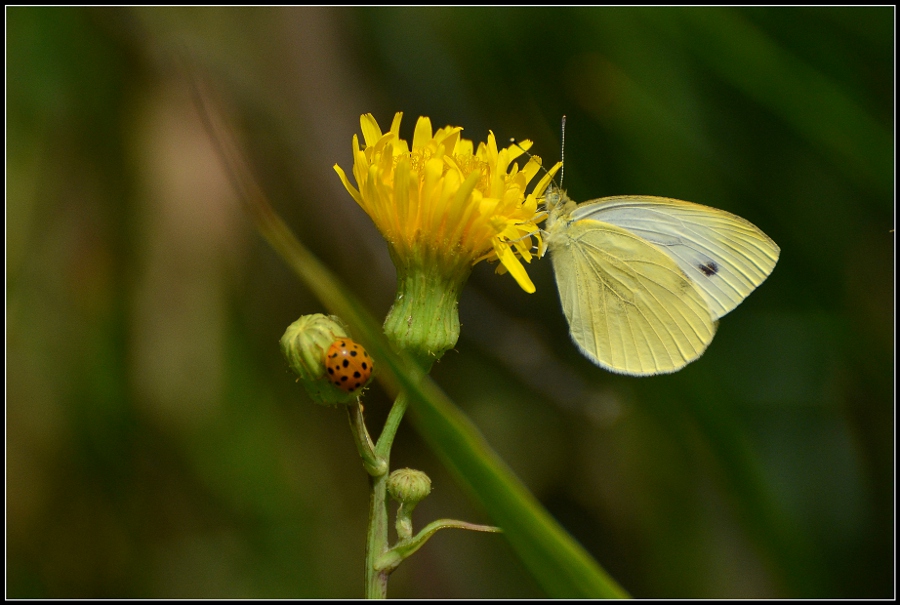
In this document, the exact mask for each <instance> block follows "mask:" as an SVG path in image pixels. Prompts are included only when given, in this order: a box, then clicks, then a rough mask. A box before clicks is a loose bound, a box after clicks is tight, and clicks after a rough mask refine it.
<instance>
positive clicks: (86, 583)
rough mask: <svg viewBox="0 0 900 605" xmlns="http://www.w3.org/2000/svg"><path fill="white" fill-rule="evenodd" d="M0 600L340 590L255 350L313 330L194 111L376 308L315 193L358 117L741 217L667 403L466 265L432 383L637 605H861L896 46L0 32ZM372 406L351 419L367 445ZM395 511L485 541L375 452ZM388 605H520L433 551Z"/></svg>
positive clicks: (38, 18) (384, 18) (152, 27)
mask: <svg viewBox="0 0 900 605" xmlns="http://www.w3.org/2000/svg"><path fill="white" fill-rule="evenodd" d="M6 15H7V19H8V21H7V29H6V33H7V207H6V218H7V232H6V235H7V246H6V252H7V265H6V269H7V281H6V286H7V298H6V319H7V331H6V338H7V341H6V347H7V348H6V351H7V366H6V369H7V383H6V395H7V405H6V420H7V428H6V487H7V499H6V520H7V534H6V539H7V544H6V548H7V549H6V554H7V568H6V572H7V576H6V577H7V596H9V597H56V598H61V597H81V598H90V597H135V598H137V597H170V598H188V597H198V598H201V597H207V598H213V597H334V598H341V597H343V598H348V597H349V598H352V597H360V596H362V594H363V567H362V566H363V556H364V532H365V525H366V511H367V480H366V475H365V473H364V472H363V470H362V469H361V466H360V464H359V460H358V457H357V454H356V452H355V449H354V447H353V444H352V442H351V439H350V435H349V432H348V429H347V419H346V417H345V414H344V413H343V411H341V410H335V409H328V408H323V407H318V406H315V405H313V404H311V403H310V402H309V401H308V400H307V398H306V396H305V394H304V393H303V391H302V389H301V388H300V387H299V386H298V385H296V384H295V383H294V380H293V378H292V376H291V375H290V374H289V372H288V370H287V368H286V365H285V363H284V361H283V360H282V358H281V355H280V352H279V350H278V346H277V345H278V339H279V337H280V336H281V334H282V332H283V331H284V329H285V327H286V326H287V325H288V324H289V323H290V322H292V321H293V320H295V319H296V318H297V317H299V316H300V315H301V314H306V313H313V312H321V311H323V308H322V307H321V305H320V304H319V303H318V302H317V301H316V300H315V299H314V298H313V297H312V296H311V295H310V294H309V292H308V291H307V290H306V289H305V288H304V287H303V285H302V284H301V283H300V282H299V281H298V280H297V279H296V278H295V277H294V275H293V274H291V273H290V271H289V270H288V269H287V268H286V266H285V264H284V263H283V262H282V260H281V259H280V258H279V257H277V256H276V255H275V254H274V253H273V252H272V250H271V249H269V248H268V247H267V246H266V244H265V243H264V242H263V241H262V240H261V238H259V237H258V236H257V235H256V233H255V232H254V231H253V228H252V226H251V225H250V222H249V220H248V219H247V218H246V216H245V215H244V214H243V213H242V209H241V206H240V204H239V202H238V200H237V199H236V196H235V194H234V192H233V191H232V189H231V187H230V186H229V183H228V180H227V175H225V174H224V173H223V170H222V168H221V166H220V165H219V163H218V160H217V157H216V155H215V154H214V152H213V150H212V147H211V145H210V142H209V140H208V137H207V135H206V133H205V132H204V130H203V128H202V126H201V123H200V121H199V118H198V115H197V112H196V110H195V108H194V106H193V104H192V101H191V97H190V94H189V87H188V85H187V81H186V79H185V70H184V65H185V62H184V58H185V57H187V58H188V61H189V62H191V63H192V64H193V65H194V66H195V68H196V69H197V71H198V73H201V74H203V77H204V79H206V81H207V82H208V83H210V85H211V86H212V87H213V88H214V89H215V91H216V94H217V95H219V97H220V98H221V99H222V100H223V102H224V103H225V104H226V106H227V107H228V108H229V111H230V112H231V118H232V119H233V127H234V130H235V133H236V136H238V137H239V138H240V139H241V141H242V142H243V145H244V146H245V149H246V151H247V154H248V157H249V158H250V161H251V163H252V165H253V169H254V171H255V173H256V174H257V176H258V178H259V179H260V181H261V183H262V184H263V186H264V188H265V189H266V191H267V193H268V194H269V195H270V197H271V199H272V201H273V204H274V205H275V207H276V208H277V210H278V211H279V212H280V213H282V215H283V216H284V217H285V219H286V220H287V222H288V223H289V224H290V225H291V227H292V228H293V229H294V230H295V231H296V232H297V233H298V235H299V237H300V238H301V239H302V240H303V241H304V242H305V243H306V244H307V245H308V246H310V247H311V248H312V249H313V250H314V251H315V253H316V254H317V255H318V256H319V257H320V258H321V259H322V260H323V261H324V262H325V263H326V264H327V265H328V266H329V267H330V268H331V269H333V270H334V271H335V272H337V273H338V274H339V275H340V276H341V278H342V279H343V280H344V281H345V282H346V283H347V284H348V285H349V286H350V287H352V288H353V289H354V291H355V292H356V293H357V295H358V296H359V297H361V299H362V300H363V301H364V302H365V304H366V305H367V306H368V307H369V308H370V309H371V311H372V312H373V313H374V314H376V316H384V314H385V313H386V311H387V309H388V308H389V306H390V303H391V300H392V295H393V287H394V272H393V267H392V266H391V264H390V261H389V259H388V256H387V253H386V250H385V246H384V243H383V241H382V240H381V238H380V236H379V234H378V233H377V231H376V230H375V229H374V227H373V226H372V225H371V224H370V222H369V221H368V219H367V217H366V216H365V215H364V214H363V213H362V212H361V211H360V210H359V209H358V208H357V207H356V206H355V204H354V203H353V201H352V200H351V198H350V197H349V195H347V193H346V192H345V191H344V190H343V189H342V187H341V185H340V183H339V181H338V178H337V176H336V175H335V173H334V171H333V170H332V165H333V164H335V163H339V164H340V165H341V166H343V167H344V168H345V169H347V168H349V167H350V165H351V137H352V135H353V133H355V132H358V131H359V116H360V114H362V113H366V112H372V113H374V115H375V116H376V118H377V119H378V120H379V122H380V123H381V124H382V125H383V126H384V127H385V128H387V126H388V125H389V123H390V120H391V118H392V116H393V114H394V112H395V111H403V112H404V115H405V117H404V125H403V127H402V129H401V130H402V133H403V134H404V135H405V136H406V137H407V138H411V136H412V128H413V125H414V123H415V120H416V118H417V117H418V116H419V115H427V116H430V117H431V119H432V121H433V123H434V125H435V126H436V127H437V126H443V125H446V124H451V125H462V126H463V127H464V128H465V131H464V134H465V136H467V138H471V139H474V140H476V141H478V140H484V139H485V137H486V135H487V133H488V130H492V131H493V132H494V133H495V134H496V135H497V137H498V139H499V140H500V141H505V140H508V139H509V138H510V137H516V138H518V139H524V138H529V139H532V140H533V141H535V145H534V148H533V151H534V152H535V153H537V154H539V155H541V156H542V157H543V158H545V162H546V163H548V164H550V163H553V162H555V161H556V160H558V159H559V153H560V136H559V123H560V118H561V116H562V115H563V114H565V115H567V116H568V129H567V133H566V147H565V157H566V172H565V186H566V188H567V189H568V190H569V193H570V194H571V195H572V197H573V198H574V199H576V200H586V199H590V198H595V197H601V196H605V195H615V194H626V193H628V194H650V195H662V196H668V197H674V198H680V199H686V200H690V201H694V202H698V203H703V204H707V205H712V206H716V207H719V208H723V209H726V210H728V211H731V212H734V213H736V214H738V215H740V216H743V217H745V218H747V219H749V220H750V221H752V222H753V223H755V224H756V225H758V226H759V227H761V228H762V229H763V230H764V231H765V232H766V233H767V234H768V235H769V236H771V237H772V238H773V239H774V240H775V241H776V242H777V243H778V244H779V245H780V246H781V250H782V252H781V259H780V261H779V264H778V266H777V267H776V268H775V271H774V273H773V274H772V276H771V277H770V278H769V279H768V281H767V282H765V283H764V284H763V285H762V287H761V288H760V289H759V290H757V291H756V292H755V293H754V294H752V295H751V296H750V297H749V298H748V299H747V300H746V301H745V302H744V303H743V304H742V305H741V306H740V307H739V308H738V309H737V310H736V311H734V312H733V313H732V314H730V315H729V316H727V317H726V318H724V320H723V321H722V323H721V325H720V328H719V331H718V334H717V336H716V339H715V341H714V342H713V344H712V345H711V347H710V348H709V350H708V351H707V353H706V355H705V356H704V357H703V358H701V359H700V360H699V361H697V362H695V363H693V364H691V365H690V366H688V367H687V368H686V369H684V370H683V371H681V372H679V373H677V374H674V375H669V376H661V377H652V378H643V379H636V378H629V377H623V376H616V375H612V374H609V373H607V372H605V371H603V370H600V369H598V368H596V367H594V366H592V365H591V364H590V363H589V362H588V361H587V360H585V359H584V358H582V357H581V356H580V355H579V354H578V352H577V351H576V349H575V347H574V346H573V345H572V344H571V343H570V341H569V337H568V333H567V328H566V323H565V320H564V318H563V317H562V314H561V312H560V309H559V302H558V299H557V294H556V291H555V286H554V282H553V276H552V270H551V267H550V264H549V262H538V263H535V264H534V265H533V266H532V267H531V268H530V273H531V275H532V277H533V279H534V281H535V283H536V285H537V293H536V294H533V295H528V294H526V293H524V292H522V291H521V290H520V289H519V288H518V287H517V286H516V284H515V283H514V281H513V280H512V279H511V278H510V277H509V276H508V275H506V276H497V275H495V274H494V273H493V267H491V266H487V265H485V264H482V265H480V266H478V267H477V268H476V270H475V272H474V274H473V276H472V278H471V280H470V283H469V284H468V286H467V288H466V291H465V293H464V295H463V297H462V300H461V303H460V313H461V319H462V323H463V329H462V335H461V338H460V341H459V344H458V346H457V347H456V350H455V351H451V352H449V353H448V354H447V355H446V356H445V357H444V359H443V360H442V361H441V362H440V363H439V364H438V365H437V366H436V367H435V368H434V371H433V376H434V378H435V380H436V381H437V382H438V383H439V384H441V385H442V386H443V387H444V388H445V390H446V391H447V392H448V393H449V394H450V395H451V396H452V397H453V398H454V400H455V401H456V402H457V403H458V405H459V406H460V407H461V408H462V409H463V410H464V411H465V412H466V414H468V415H469V416H470V417H471V418H472V419H473V420H474V422H475V423H476V424H477V425H478V427H479V428H480V430H481V431H482V432H483V434H484V435H485V437H486V438H487V439H488V441H489V442H490V443H491V444H492V445H493V446H494V447H495V448H496V450H497V451H498V452H499V453H500V454H501V455H502V456H503V457H504V459H505V460H506V461H507V462H508V463H509V465H510V466H511V467H512V468H513V469H514V470H515V472H516V473H517V474H518V475H519V476H520V477H521V478H522V479H523V480H524V481H525V482H526V483H527V485H528V486H529V488H530V489H531V490H532V491H533V492H534V493H535V495H536V496H537V497H538V498H539V499H540V500H541V501H542V503H543V504H544V505H545V506H546V507H547V508H548V510H549V511H550V512H551V513H552V514H553V515H554V516H555V517H556V518H557V519H558V520H559V521H560V522H561V523H562V524H563V525H564V526H565V527H566V528H567V529H568V531H570V532H571V533H572V534H573V535H574V536H575V537H576V538H577V539H578V540H579V541H580V542H581V543H582V544H583V545H584V546H585V547H586V548H587V549H588V550H589V551H590V552H591V553H592V554H593V555H594V556H595V557H596V559H597V560H598V561H599V562H600V563H601V564H602V565H603V566H604V567H605V568H606V569H607V570H608V571H609V572H610V573H611V574H612V575H613V576H614V577H615V578H616V579H617V580H618V581H619V582H620V583H621V584H622V585H623V586H624V587H625V588H626V589H627V590H628V591H630V592H631V593H632V594H633V595H635V596H639V597H732V598H736V597H889V596H891V595H892V594H893V590H894V586H893V578H894V552H893V543H894V517H893V509H894V445H893V433H894V413H893V391H894V380H893V370H894V366H893V361H894V304H893V303H894V262H893V252H894V238H895V235H894V234H893V233H891V232H890V230H891V229H892V228H893V227H894V203H893V195H894V189H893V188H894V180H893V179H894V177H893V150H894V140H893V132H894V106H893V95H894V62H893V61H894V52H893V50H894V37H893V36H894V18H895V10H894V9H893V8H892V7H882V8H877V7H876V8H792V9H780V8H760V9H747V8H745V9H730V8H717V9H706V8H682V9H668V8H642V9H632V8H584V9H576V8H542V9H502V8H483V9H481V8H467V9H453V8H442V9H426V8H420V9H397V8H387V9H385V8H372V9H355V8H293V9H280V8H264V9H224V8H193V9H175V8H157V9H81V8H7V9H6ZM388 405H389V401H388V399H387V397H386V395H385V394H384V393H383V392H382V390H381V389H380V387H378V386H375V387H374V388H372V389H371V390H370V392H369V395H368V396H367V403H366V411H367V414H368V416H369V418H370V424H371V425H373V426H374V427H377V426H380V423H381V422H382V421H383V419H384V416H385V414H386V409H387V406H388ZM393 463H394V466H395V467H400V466H413V467H415V468H419V469H422V470H424V471H426V472H427V473H429V474H430V475H431V477H432V480H433V483H434V493H433V495H432V496H431V497H430V498H429V499H427V500H426V501H424V502H423V503H422V504H421V505H420V506H419V508H418V509H417V512H416V515H415V518H416V520H417V522H418V523H419V524H420V525H421V524H423V523H424V522H427V521H430V520H432V519H435V518H438V517H453V518H461V519H466V520H469V521H473V522H483V523H489V522H490V519H488V518H487V517H486V515H485V513H484V511H483V510H481V509H480V508H479V507H478V506H477V505H476V504H474V503H473V501H472V499H471V498H469V497H468V495H467V494H466V493H464V492H463V491H462V490H461V489H460V488H459V487H458V486H457V485H456V484H455V483H454V480H453V478H452V477H451V476H450V475H449V474H448V473H447V472H446V471H445V470H444V469H443V468H442V466H441V464H440V463H439V461H438V460H437V459H436V458H435V456H434V455H433V454H432V453H431V452H430V451H429V450H428V448H427V447H426V446H425V444H424V443H423V442H422V441H421V440H420V438H419V437H418V436H417V434H416V433H415V431H414V430H413V429H412V428H410V427H409V426H406V425H404V427H403V428H401V431H400V434H399V436H398V440H397V444H396V446H395V453H394V456H393ZM389 594H390V595H391V596H394V597H426V598H427V597H442V598H456V597H472V598H476V597H494V598H502V597H540V596H542V594H543V593H542V592H541V590H540V588H539V587H538V586H537V584H536V583H535V582H534V581H533V580H532V579H531V578H530V576H529V575H528V572H527V571H526V570H525V568H524V567H523V566H522V564H521V563H520V562H519V561H518V560H517V559H516V557H515V555H514V553H513V551H512V550H511V549H510V548H509V546H508V545H507V544H506V542H505V541H504V539H503V538H502V537H501V536H495V535H486V534H473V533H464V532H444V533H441V534H438V535H437V536H436V537H435V538H434V539H432V541H431V542H429V544H427V545H426V546H425V547H424V548H423V549H422V550H421V551H420V552H419V553H417V554H416V555H415V556H414V557H413V558H412V559H410V560H409V561H407V562H406V563H404V565H403V566H402V567H401V568H400V569H399V570H398V571H397V572H396V573H395V574H394V576H393V577H392V580H391V584H390V592H389Z"/></svg>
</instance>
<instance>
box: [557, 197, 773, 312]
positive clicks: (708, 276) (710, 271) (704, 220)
mask: <svg viewBox="0 0 900 605" xmlns="http://www.w3.org/2000/svg"><path fill="white" fill-rule="evenodd" d="M571 218H572V219H574V220H584V219H593V220H596V221H603V222H606V223H611V224H613V225H616V226H618V227H621V228H623V229H625V230H627V231H630V232H631V233H633V234H635V235H637V236H639V237H641V238H643V239H645V240H647V241H648V242H650V243H652V244H655V245H656V246H658V247H659V248H660V249H661V250H663V251H664V252H666V253H667V254H668V255H669V256H671V257H672V258H673V259H674V260H675V262H677V263H678V266H679V267H680V268H681V270H682V271H683V272H684V273H685V275H687V276H688V277H689V278H690V279H691V280H692V281H693V282H694V283H695V284H696V286H697V288H698V289H699V290H700V292H701V294H702V295H703V298H704V299H705V300H706V303H707V305H708V306H709V309H710V312H711V313H712V315H713V317H714V318H715V319H718V318H720V317H722V316H723V315H725V314H726V313H728V312H730V311H731V310H732V309H734V308H735V307H736V306H738V305H739V304H740V303H741V301H742V300H744V299H745V298H746V297H747V296H748V295H749V294H750V293H751V292H753V290H755V289H756V287H757V286H759V285H760V284H761V283H762V282H763V281H765V279H766V278H767V277H768V276H769V274H770V273H771V272H772V269H774V268H775V263H776V262H777V261H778V255H779V253H780V249H779V248H778V245H777V244H775V242H773V241H772V240H771V239H769V237H768V236H767V235H766V234H765V233H763V232H762V231H760V230H759V229H758V228H757V227H756V226H755V225H753V224H752V223H750V222H749V221H746V220H744V219H742V218H741V217H739V216H735V215H734V214H731V213H729V212H725V211H724V210H719V209H717V208H710V207H708V206H701V205H700V204H692V203H690V202H683V201H681V200H673V199H669V198H662V197H650V196H617V197H607V198H602V199H599V200H595V201H591V202H585V203H583V204H579V206H578V208H577V209H575V210H574V211H573V212H572V215H571Z"/></svg>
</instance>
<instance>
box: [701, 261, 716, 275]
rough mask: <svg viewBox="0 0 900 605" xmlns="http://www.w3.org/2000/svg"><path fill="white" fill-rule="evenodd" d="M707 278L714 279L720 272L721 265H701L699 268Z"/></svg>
mask: <svg viewBox="0 0 900 605" xmlns="http://www.w3.org/2000/svg"><path fill="white" fill-rule="evenodd" d="M697 268H698V269H700V271H701V272H702V273H703V275H705V276H706V277H712V276H713V275H715V274H716V273H718V272H719V265H717V264H716V263H714V262H712V261H709V262H707V263H706V264H705V265H700V266H699V267H697Z"/></svg>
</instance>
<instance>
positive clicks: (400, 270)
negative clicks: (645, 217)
mask: <svg viewBox="0 0 900 605" xmlns="http://www.w3.org/2000/svg"><path fill="white" fill-rule="evenodd" d="M402 116H403V114H401V113H398V114H396V115H395V116H394V121H393V123H391V129H390V130H389V131H388V132H386V133H382V132H381V128H379V127H378V123H377V122H376V121H375V118H374V117H372V115H371V114H366V115H364V116H362V117H361V118H360V124H361V126H362V132H363V139H364V140H365V147H364V148H361V147H360V145H359V139H358V137H357V136H356V135H354V136H353V176H354V178H355V180H356V184H357V187H358V189H357V188H356V187H354V186H353V185H351V184H350V181H349V179H348V178H347V175H346V174H345V173H344V171H343V170H342V169H341V168H340V166H338V165H337V164H335V166H334V169H335V171H336V172H337V173H338V176H340V178H341V181H343V183H344V187H346V188H347V191H349V192H350V195H352V196H353V199H355V200H356V203H357V204H359V205H360V207H362V209H363V210H365V211H366V213H367V214H368V215H369V216H370V217H371V218H372V220H373V221H374V222H375V225H376V226H377V227H378V229H379V230H380V231H381V234H382V235H383V236H384V239H385V240H387V243H388V247H389V250H390V253H391V258H392V259H393V261H394V265H395V266H396V267H397V295H396V297H395V298H394V304H393V306H392V307H391V310H390V312H389V313H388V316H387V319H386V320H385V324H384V331H385V334H386V335H387V336H388V338H389V339H390V340H391V342H392V343H393V344H394V346H395V347H397V348H400V349H404V350H407V351H409V352H411V353H412V354H413V355H414V356H415V357H416V358H417V359H418V360H419V361H420V363H421V364H422V365H423V366H425V367H430V365H431V364H432V363H433V362H434V361H435V360H436V359H438V358H440V356H441V355H443V354H444V352H445V351H447V350H449V349H451V348H453V346H454V345H455V344H456V341H457V339H458V338H459V314H458V312H457V301H458V300H459V294H460V291H461V290H462V286H463V284H465V281H466V280H467V279H468V277H469V274H470V273H471V272H472V266H473V265H474V264H475V263H477V262H479V261H481V260H489V261H490V260H499V261H500V263H501V264H500V265H499V266H498V269H497V270H498V272H506V271H509V272H510V273H511V274H512V276H513V277H514V278H515V279H516V281H517V282H518V283H519V285H520V286H521V287H522V289H524V290H525V291H526V292H534V284H533V283H532V282H531V279H530V278H529V277H528V273H527V272H526V271H525V268H524V267H523V266H522V263H521V261H520V259H524V260H525V261H526V262H531V258H532V253H531V248H532V240H533V239H535V240H537V244H538V246H539V247H540V244H541V238H540V229H539V228H538V226H537V223H538V222H540V221H541V220H543V218H544V216H545V215H546V213H543V212H541V213H539V212H538V210H537V208H538V201H539V198H540V196H541V195H542V194H543V192H544V190H545V189H546V188H547V185H549V183H550V180H551V178H552V173H553V172H555V171H556V169H557V168H558V166H557V167H556V168H554V169H553V170H551V171H550V172H549V173H547V174H546V175H545V176H544V177H543V178H542V179H540V181H539V182H538V183H537V185H536V186H535V187H534V189H533V190H532V191H531V193H526V191H525V190H526V188H527V187H528V184H529V183H530V182H531V180H532V179H533V178H534V177H535V176H536V175H537V173H538V171H539V170H540V169H541V167H540V166H541V164H540V158H537V157H534V156H533V157H531V158H530V159H529V160H528V162H527V163H526V164H525V167H524V168H523V169H521V170H520V169H519V166H518V164H515V163H514V160H515V159H516V158H518V157H519V156H520V155H522V154H523V153H524V150H526V149H528V148H529V147H530V146H531V142H530V141H523V142H522V143H521V147H520V146H516V145H512V146H510V147H507V148H505V149H498V148H497V141H496V139H495V138H494V135H493V133H491V134H490V135H489V136H488V140H487V143H479V145H478V149H477V150H476V149H475V147H474V145H473V143H472V141H469V140H466V139H463V138H462V137H461V136H460V133H461V132H462V128H460V127H458V126H456V127H451V126H447V127H445V128H441V129H439V130H438V131H437V132H433V131H432V128H431V120H429V119H428V118H419V121H418V122H417V123H416V130H415V134H414V135H413V141H412V149H411V150H410V147H409V144H408V143H407V142H406V141H404V140H403V139H401V138H400V119H401V117H402Z"/></svg>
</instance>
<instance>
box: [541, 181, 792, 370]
mask: <svg viewBox="0 0 900 605" xmlns="http://www.w3.org/2000/svg"><path fill="white" fill-rule="evenodd" d="M544 200H545V203H546V205H547V210H548V213H549V216H548V218H547V224H546V232H547V233H546V246H547V248H548V249H549V250H550V254H551V259H552V261H553V269H554V272H555V273H556V285H557V287H558V288H559V297H560V300H561V301H562V307H563V312H564V313H565V315H566V319H567V320H568V321H569V331H570V333H571V335H572V339H573V340H574V341H575V344H576V345H578V348H579V349H580V350H581V352H582V353H584V355H585V356H587V358H588V359H590V360H591V361H593V362H594V363H596V364H597V365H599V366H601V367H604V368H606V369H608V370H611V371H613V372H618V373H621V374H631V375H634V376H645V375H650V374H666V373H670V372H675V371H677V370H680V369H681V368H683V367H684V366H685V365H687V364H688V363H690V362H692V361H694V360H695V359H697V358H698V357H700V356H701V355H702V354H703V352H704V351H705V350H706V347H707V346H708V345H709V343H710V342H711V341H712V339H713V335H714V334H715V331H716V325H717V320H718V319H719V318H720V317H722V316H723V315H725V314H726V313H728V312H729V311H731V310H732V309H734V308H735V307H736V306H738V305H739V304H740V303H741V301H742V300H744V299H745V298H746V297H747V296H748V295H749V294H750V293H751V292H752V291H753V290H754V289H756V287H757V286H759V285H760V284H761V283H762V282H763V281H765V279H766V278H767V277H768V276H769V274H770V273H771V272H772V269H773V268H774V267H775V263H776V262H777V261H778V255H779V253H780V249H779V248H778V245H777V244H775V242H773V241H772V240H771V239H770V238H769V237H768V236H767V235H766V234H765V233H763V232H762V231H760V230H759V229H758V228H757V227H756V226H754V225H753V224H751V223H750V222H748V221H746V220H744V219H742V218H741V217H739V216H735V215H733V214H730V213H728V212H725V211H724V210H718V209H716V208H709V207H707V206H701V205H699V204H692V203H690V202H683V201H680V200H673V199H669V198H663V197H650V196H634V195H626V196H617V197H606V198H601V199H598V200H592V201H589V202H584V203H582V204H576V203H575V202H573V201H572V200H570V199H569V198H568V197H567V196H566V194H565V193H564V192H563V191H561V190H560V189H557V188H555V187H552V186H551V188H550V189H548V191H547V193H546V195H545V197H544Z"/></svg>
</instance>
